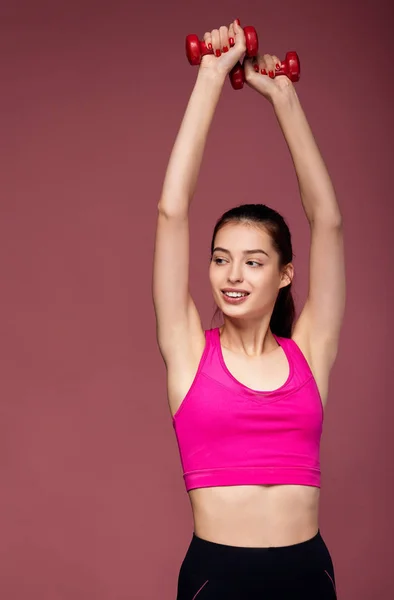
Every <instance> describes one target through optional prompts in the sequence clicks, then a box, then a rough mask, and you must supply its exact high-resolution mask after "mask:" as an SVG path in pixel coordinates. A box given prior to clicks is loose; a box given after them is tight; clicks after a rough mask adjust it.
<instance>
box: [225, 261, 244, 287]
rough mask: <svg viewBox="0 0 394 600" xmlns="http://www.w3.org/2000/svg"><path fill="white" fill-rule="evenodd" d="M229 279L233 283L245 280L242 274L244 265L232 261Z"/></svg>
mask: <svg viewBox="0 0 394 600" xmlns="http://www.w3.org/2000/svg"><path fill="white" fill-rule="evenodd" d="M228 280H229V281H230V282H231V283H239V282H241V281H243V275H242V267H241V265H240V264H237V263H236V262H235V261H234V262H233V263H231V268H230V270H229V273H228Z"/></svg>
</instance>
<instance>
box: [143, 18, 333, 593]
mask: <svg viewBox="0 0 394 600" xmlns="http://www.w3.org/2000/svg"><path fill="white" fill-rule="evenodd" d="M231 38H232V39H233V40H234V41H235V44H234V46H232V47H230V46H231V43H230V40H231ZM204 40H205V42H206V44H207V45H209V44H211V45H212V48H213V50H214V54H213V55H209V56H205V57H204V58H203V60H202V63H201V66H200V68H199V71H198V75H197V81H196V84H195V86H194V89H193V91H192V94H191V97H190V101H189V104H188V106H187V110H186V113H185V115H184V118H183V121H182V124H181V127H180V130H179V133H178V137H177V139H176V142H175V145H174V148H173V151H172V154H171V158H170V161H169V165H168V169H167V173H166V177H165V181H164V186H163V191H162V196H161V198H160V202H159V205H158V222H157V235H156V248H155V256H154V277H153V297H154V305H155V312H156V318H157V339H158V345H159V348H160V351H161V354H162V356H163V359H164V361H165V364H166V368H167V374H168V398H169V404H170V409H171V414H172V416H173V424H174V427H175V432H176V436H177V440H178V444H179V450H180V456H181V461H182V467H183V472H184V479H185V484H186V489H187V491H188V493H189V497H190V501H191V506H192V510H193V519H194V531H193V535H192V539H191V542H190V546H189V548H188V550H187V553H186V556H185V558H184V560H183V562H182V565H181V567H180V572H179V578H178V595H177V599H178V600H195V599H196V598H197V599H198V600H208V599H213V598H215V599H216V600H217V599H220V598H223V599H226V600H231V599H235V598H237V599H239V600H241V599H242V600H246V599H248V598H256V599H257V598H259V599H261V600H263V599H271V598H272V599H282V598H283V599H284V598H286V599H289V600H290V599H291V600H294V599H296V598H297V599H298V598H299V599H302V600H309V599H310V600H312V599H313V600H325V599H327V600H331V599H334V598H336V591H335V577H334V571H333V564H332V561H331V558H330V554H329V551H328V549H327V546H326V545H325V543H324V541H323V538H322V536H321V533H320V529H319V524H318V505H319V489H320V463H319V444H320V436H321V432H322V422H323V411H324V407H325V405H326V401H327V394H328V383H329V374H330V370H331V368H332V366H333V364H334V360H335V357H336V354H337V348H338V339H339V334H340V327H341V322H342V319H343V313H344V305H345V275H344V256H343V237H342V219H341V213H340V210H339V207H338V204H337V200H336V197H335V193H334V190H333V186H332V184H331V180H330V177H329V175H328V173H327V170H326V167H325V165H324V162H323V160H322V157H321V155H320V153H319V150H318V148H317V145H316V143H315V140H314V137H313V135H312V133H311V130H310V128H309V125H308V122H307V120H306V118H305V115H304V112H303V110H302V108H301V105H300V101H299V99H298V97H297V94H296V92H295V90H294V87H293V85H292V83H291V82H290V80H289V79H288V78H287V77H286V76H278V77H275V69H276V64H277V63H278V62H279V61H278V59H277V57H276V56H271V55H264V56H263V57H258V58H257V59H255V60H246V61H245V62H244V66H245V76H246V81H247V83H248V85H249V86H250V87H252V88H253V89H255V90H256V92H258V93H259V94H261V95H262V96H263V97H264V98H265V99H267V100H268V101H269V102H270V104H271V105H272V107H273V111H274V113H275V115H276V118H277V120H278V122H279V125H280V127H281V129H282V131H283V134H284V137H285V140H286V142H287V144H288V147H289V150H290V152H291V156H292V158H293V162H294V166H295V170H296V174H297V178H298V182H299V188H300V196H301V200H302V204H303V207H304V211H305V214H306V217H307V219H308V222H309V224H310V232H311V248H310V286H309V294H308V298H307V301H306V303H305V305H304V307H303V310H302V312H301V313H300V316H299V318H298V319H297V321H296V322H295V323H293V321H294V304H293V300H292V296H291V285H292V278H293V265H292V258H293V252H292V245H291V237H290V233H289V230H288V227H287V225H286V223H285V221H284V220H283V218H282V217H281V216H280V215H279V214H278V213H277V212H276V211H274V210H273V209H270V208H268V207H267V206H265V205H264V204H245V205H241V206H238V207H236V208H233V209H231V210H229V211H228V212H227V213H225V214H224V215H223V216H222V217H221V218H220V219H219V221H218V222H217V224H216V227H215V229H214V233H213V239H212V248H211V254H212V258H211V263H210V270H209V277H210V283H211V287H212V292H213V296H214V298H215V301H216V303H217V306H218V308H219V309H220V310H221V311H222V313H223V326H222V327H220V328H216V329H210V330H208V331H204V330H203V327H202V325H201V321H200V318H199V315H198V312H197V309H196V306H195V304H194V302H193V299H192V298H191V296H190V293H189V284H188V269H189V227H188V209H189V204H190V202H191V200H192V198H193V194H194V191H195V187H196V182H197V177H198V173H199V169H200V165H201V160H202V156H203V151H204V147H205V142H206V138H207V134H208V130H209V128H210V125H211V121H212V117H213V114H214V111H215V108H216V105H217V102H218V100H219V97H220V93H221V91H222V88H223V85H224V83H225V80H226V77H227V75H228V73H229V72H230V70H231V69H232V67H233V66H234V65H235V64H236V63H237V61H238V60H240V59H241V60H242V57H243V55H244V52H245V37H244V33H243V30H242V28H241V27H240V26H239V23H238V22H237V21H234V23H232V24H231V25H230V26H229V27H228V28H227V27H224V26H223V27H221V28H220V29H218V30H213V31H212V32H210V33H206V34H205V36H204ZM231 41H232V40H231ZM256 65H258V72H256V70H255V66H256ZM262 73H267V75H265V74H262Z"/></svg>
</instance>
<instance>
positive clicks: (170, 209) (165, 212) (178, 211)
mask: <svg viewBox="0 0 394 600" xmlns="http://www.w3.org/2000/svg"><path fill="white" fill-rule="evenodd" d="M188 212H189V211H188V209H187V208H183V207H182V206H179V205H178V206H177V205H176V203H175V206H171V205H170V204H167V203H165V202H159V204H158V205H157V214H158V216H159V217H162V218H164V219H187V217H188Z"/></svg>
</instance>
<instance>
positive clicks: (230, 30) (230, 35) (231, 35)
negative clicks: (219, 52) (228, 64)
mask: <svg viewBox="0 0 394 600" xmlns="http://www.w3.org/2000/svg"><path fill="white" fill-rule="evenodd" d="M228 41H229V44H230V48H232V46H234V44H235V31H234V23H230V25H229V28H228Z"/></svg>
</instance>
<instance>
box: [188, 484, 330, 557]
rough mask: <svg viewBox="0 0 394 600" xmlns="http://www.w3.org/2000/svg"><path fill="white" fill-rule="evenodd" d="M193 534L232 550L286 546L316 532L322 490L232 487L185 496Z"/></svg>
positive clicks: (284, 486) (200, 490) (294, 487)
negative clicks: (229, 546)
mask: <svg viewBox="0 0 394 600" xmlns="http://www.w3.org/2000/svg"><path fill="white" fill-rule="evenodd" d="M189 497H190V501H191V505H192V510H193V519H194V531H195V534H196V535H197V536H199V537H201V538H203V539H206V540H209V541H213V542H216V543H222V544H228V545H233V546H253V547H264V546H287V545H290V544H296V543H300V542H303V541H305V540H307V539H309V538H311V537H312V536H313V535H315V533H316V531H317V530H318V520H319V498H320V490H319V488H317V487H313V486H305V485H236V486H220V487H210V488H208V487H206V488H199V489H193V490H191V491H190V492H189Z"/></svg>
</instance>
